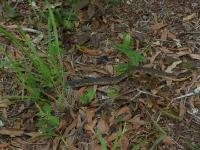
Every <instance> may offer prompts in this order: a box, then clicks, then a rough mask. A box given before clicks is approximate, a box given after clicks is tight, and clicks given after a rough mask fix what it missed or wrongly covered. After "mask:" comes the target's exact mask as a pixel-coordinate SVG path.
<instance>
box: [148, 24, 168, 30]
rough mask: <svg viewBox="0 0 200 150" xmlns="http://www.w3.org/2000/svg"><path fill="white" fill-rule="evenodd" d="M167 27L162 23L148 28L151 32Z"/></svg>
mask: <svg viewBox="0 0 200 150" xmlns="http://www.w3.org/2000/svg"><path fill="white" fill-rule="evenodd" d="M165 26H167V24H164V23H156V24H154V25H151V26H150V29H151V30H153V31H157V30H159V29H161V28H163V27H165Z"/></svg>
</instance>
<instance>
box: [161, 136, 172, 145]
mask: <svg viewBox="0 0 200 150" xmlns="http://www.w3.org/2000/svg"><path fill="white" fill-rule="evenodd" d="M163 143H165V144H167V145H173V144H174V140H173V139H172V138H171V137H170V136H166V137H165V138H164V139H163Z"/></svg>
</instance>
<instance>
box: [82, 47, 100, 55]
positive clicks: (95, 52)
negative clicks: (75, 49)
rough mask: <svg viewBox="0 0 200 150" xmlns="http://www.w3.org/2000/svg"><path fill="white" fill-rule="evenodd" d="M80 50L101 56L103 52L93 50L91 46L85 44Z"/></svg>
mask: <svg viewBox="0 0 200 150" xmlns="http://www.w3.org/2000/svg"><path fill="white" fill-rule="evenodd" d="M79 50H80V51H81V52H83V53H85V54H87V55H89V56H101V52H100V51H98V50H91V49H89V48H86V47H84V46H82V47H80V48H79Z"/></svg>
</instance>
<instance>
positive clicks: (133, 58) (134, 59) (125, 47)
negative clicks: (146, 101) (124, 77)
mask: <svg viewBox="0 0 200 150" xmlns="http://www.w3.org/2000/svg"><path fill="white" fill-rule="evenodd" d="M131 45H132V38H131V36H130V35H129V34H125V35H124V37H123V42H122V44H117V45H116V46H115V48H116V49H117V50H119V51H120V52H121V53H123V54H125V55H126V56H127V57H128V58H129V61H128V63H126V64H120V65H118V66H117V68H116V72H117V73H121V72H124V71H125V70H127V68H129V66H138V65H139V63H140V62H142V61H143V60H144V57H143V56H142V55H141V54H139V53H138V52H136V51H134V50H132V49H131Z"/></svg>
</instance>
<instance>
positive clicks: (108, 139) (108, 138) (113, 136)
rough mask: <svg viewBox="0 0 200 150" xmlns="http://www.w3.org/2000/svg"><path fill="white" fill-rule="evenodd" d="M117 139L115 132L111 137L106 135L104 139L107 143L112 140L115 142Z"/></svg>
mask: <svg viewBox="0 0 200 150" xmlns="http://www.w3.org/2000/svg"><path fill="white" fill-rule="evenodd" d="M116 137H117V132H115V133H112V134H111V135H108V136H107V137H106V138H105V139H106V141H107V142H108V143H110V142H112V141H113V140H115V139H116Z"/></svg>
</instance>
